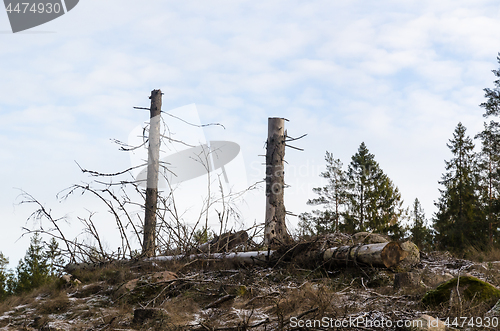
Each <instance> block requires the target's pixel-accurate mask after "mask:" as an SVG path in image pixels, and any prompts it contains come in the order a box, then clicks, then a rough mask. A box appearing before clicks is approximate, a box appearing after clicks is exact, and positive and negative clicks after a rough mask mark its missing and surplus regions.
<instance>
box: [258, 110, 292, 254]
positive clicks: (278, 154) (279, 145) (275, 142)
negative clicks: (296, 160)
mask: <svg viewBox="0 0 500 331" xmlns="http://www.w3.org/2000/svg"><path fill="white" fill-rule="evenodd" d="M285 135H286V133H285V120H284V119H283V118H277V117H270V118H269V119H268V134H267V150H266V221H265V230H264V240H265V244H266V245H267V246H268V247H272V246H278V245H282V244H286V243H288V242H290V236H289V235H288V233H287V231H286V223H285V215H286V210H285V204H284V192H283V189H284V185H285V178H284V176H285V171H284V165H283V161H284V158H285Z"/></svg>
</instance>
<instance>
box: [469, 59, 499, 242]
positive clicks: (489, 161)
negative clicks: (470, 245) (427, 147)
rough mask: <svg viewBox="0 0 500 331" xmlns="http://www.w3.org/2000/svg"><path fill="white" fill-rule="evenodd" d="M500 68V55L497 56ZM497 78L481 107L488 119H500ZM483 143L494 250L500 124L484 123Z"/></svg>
mask: <svg viewBox="0 0 500 331" xmlns="http://www.w3.org/2000/svg"><path fill="white" fill-rule="evenodd" d="M497 60H498V63H499V64H500V53H499V54H498V56H497ZM492 72H493V74H494V75H495V77H496V78H497V79H496V80H495V81H494V84H495V87H494V88H493V89H490V88H485V89H484V92H485V93H484V96H485V98H486V99H487V101H486V102H483V103H481V105H480V106H481V107H482V108H484V109H485V113H484V114H483V116H484V117H489V116H499V115H500V69H499V70H492ZM475 138H479V139H481V143H482V148H481V153H480V162H479V166H480V169H481V187H482V193H483V195H482V198H483V199H482V200H483V206H484V211H485V214H486V219H487V223H488V243H489V246H490V247H491V246H492V245H493V244H494V243H495V242H496V241H498V235H499V233H498V226H499V224H500V220H499V217H498V215H499V213H500V203H499V202H498V201H499V197H500V193H499V192H500V171H499V169H500V123H498V122H497V121H493V120H492V121H490V123H489V124H487V123H484V130H483V131H482V132H481V133H479V134H478V135H476V137H475Z"/></svg>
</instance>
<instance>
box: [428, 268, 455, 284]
mask: <svg viewBox="0 0 500 331" xmlns="http://www.w3.org/2000/svg"><path fill="white" fill-rule="evenodd" d="M452 278H453V276H452V275H451V274H449V273H434V272H432V271H430V270H426V271H424V272H423V274H422V282H423V283H424V284H425V285H426V286H428V287H436V286H438V285H440V284H442V283H444V282H447V281H449V280H450V279H452Z"/></svg>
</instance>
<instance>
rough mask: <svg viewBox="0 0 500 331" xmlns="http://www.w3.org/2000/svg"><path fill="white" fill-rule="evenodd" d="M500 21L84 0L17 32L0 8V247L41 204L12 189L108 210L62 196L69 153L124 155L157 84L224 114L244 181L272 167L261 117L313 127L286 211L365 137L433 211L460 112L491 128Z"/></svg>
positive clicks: (372, 8)
mask: <svg viewBox="0 0 500 331" xmlns="http://www.w3.org/2000/svg"><path fill="white" fill-rule="evenodd" d="M498 31H500V4H499V3H498V1H495V0H491V1H486V0H484V1H481V0H479V1H478V0H474V1H472V0H470V1H448V0H442V1H439V2H437V1H411V0H409V1H389V0H387V1H384V0H382V1H377V2H370V3H368V4H367V2H366V1H308V2H304V1H268V2H263V1H234V0H232V1H203V2H202V1H196V2H195V1H182V2H181V1H165V0H162V1H156V0H151V1H147V2H144V1H142V2H141V1H129V0H107V1H97V0H82V1H80V3H79V4H78V5H77V6H76V7H75V8H74V9H73V10H72V11H70V12H69V13H67V14H65V15H63V16H62V17H60V18H58V19H56V20H54V21H51V22H49V23H47V24H44V25H42V26H39V27H36V28H33V29H31V30H28V31H26V32H22V33H17V34H12V33H11V32H10V26H9V22H8V18H7V15H6V13H5V12H2V11H0V77H1V79H0V173H1V174H2V189H1V190H0V204H1V205H0V219H1V221H2V229H3V231H1V233H0V251H2V252H3V253H4V254H5V255H6V256H8V257H10V258H11V261H12V262H15V261H17V260H18V259H19V258H21V257H22V256H23V255H24V253H25V250H26V248H27V243H28V240H27V239H22V240H19V241H17V242H16V240H17V239H18V238H19V236H20V235H21V233H22V231H21V227H22V226H24V225H25V220H26V218H27V216H29V214H30V212H31V211H32V209H31V208H30V207H29V206H17V205H15V203H16V202H19V200H18V199H16V197H17V196H18V194H19V191H18V190H17V189H16V188H21V189H23V190H25V191H27V192H29V193H31V194H32V195H34V196H35V197H36V198H37V199H39V200H40V201H41V202H43V203H46V204H47V206H48V207H50V208H52V210H53V211H54V213H55V214H57V215H59V216H62V215H65V214H68V216H69V218H70V219H72V218H73V219H74V218H75V217H76V216H77V215H79V214H78V212H77V210H82V209H83V210H84V208H86V209H89V210H93V209H96V210H98V209H99V206H97V205H93V202H91V201H88V200H86V198H85V197H83V198H81V200H79V199H78V198H76V197H75V198H73V199H71V200H70V201H68V202H66V203H59V202H57V201H56V199H55V194H56V193H57V192H59V191H60V190H62V189H64V188H66V187H68V186H69V185H71V184H72V183H79V182H81V181H88V180H89V178H88V177H87V176H85V175H82V174H81V173H80V172H79V169H78V167H77V166H76V164H75V163H74V161H75V160H76V161H78V163H79V164H81V165H82V166H84V167H86V168H90V169H95V170H100V171H103V172H114V171H117V170H120V169H123V168H126V167H128V166H130V158H129V156H128V155H126V154H125V153H123V152H119V151H118V146H116V145H114V144H112V143H111V142H110V140H109V139H110V138H116V139H120V140H127V138H128V136H129V134H130V132H131V131H132V130H133V129H134V128H135V127H136V126H138V125H141V124H142V123H143V122H144V121H145V120H147V117H148V114H147V112H145V111H140V110H136V109H133V108H132V107H134V106H142V107H147V106H148V105H149V100H148V96H149V94H150V91H151V90H152V89H156V88H160V89H161V90H162V91H163V92H164V93H165V95H164V97H163V109H164V110H169V109H175V108H179V107H182V106H186V105H190V104H193V103H194V104H196V105H197V107H198V115H199V118H200V120H201V122H202V123H206V122H214V121H216V122H220V123H223V124H224V125H225V127H226V130H225V131H224V132H223V133H220V132H215V133H213V136H214V137H217V136H218V135H219V136H220V135H224V137H226V139H228V140H233V141H236V142H238V143H239V144H240V145H241V152H242V156H243V159H244V164H245V169H246V176H247V180H248V182H249V183H252V182H254V181H258V180H261V179H262V177H263V173H264V169H263V167H262V169H261V170H259V165H260V163H262V161H263V160H262V158H261V157H259V156H258V155H259V154H264V153H265V151H264V149H263V146H264V142H265V139H266V134H267V118H268V117H271V116H277V117H286V118H288V119H289V120H290V122H288V123H287V129H288V133H289V134H290V135H292V136H299V135H302V134H304V133H307V134H308V136H307V137H306V138H304V139H302V140H300V141H298V142H297V143H296V145H298V146H299V147H302V148H304V149H305V151H304V152H299V151H295V150H290V149H289V150H287V157H286V159H287V161H288V163H289V165H290V167H295V168H289V170H288V171H287V176H288V177H287V181H288V183H290V184H291V185H292V187H291V188H290V189H289V190H288V191H287V193H286V197H285V200H286V204H287V208H288V209H289V210H290V211H291V212H293V213H300V212H303V211H307V210H309V207H307V206H306V205H305V202H306V201H307V199H308V198H312V197H313V194H312V192H311V189H312V188H313V187H316V186H319V185H321V184H322V182H321V180H320V178H319V177H318V174H319V172H320V171H321V170H322V169H323V168H322V167H323V166H324V161H323V158H324V154H325V151H326V150H328V151H330V152H332V153H334V155H335V157H338V158H340V159H341V160H342V161H343V162H344V165H345V166H347V164H348V163H349V161H350V157H351V156H352V155H353V154H354V153H355V152H356V150H357V148H358V146H359V144H360V143H361V142H362V141H364V142H365V143H366V145H367V147H368V149H369V150H370V151H371V152H372V153H373V154H375V157H376V160H377V161H378V162H379V163H380V165H381V167H382V169H383V170H384V171H385V172H386V173H387V174H388V175H389V177H390V178H391V179H392V180H393V181H394V183H395V184H396V185H397V186H398V187H399V189H400V191H401V193H402V197H403V199H404V200H405V204H406V205H407V206H410V205H411V203H412V201H413V200H414V199H415V198H416V197H418V198H419V199H420V200H421V202H422V204H423V207H424V209H425V212H426V215H427V217H429V218H430V217H431V216H432V214H433V212H434V211H435V209H434V205H433V201H435V200H436V199H437V198H438V196H439V192H438V187H439V186H438V183H437V182H438V180H439V179H440V176H441V174H442V172H443V171H444V160H445V159H448V158H450V153H449V151H448V149H447V147H446V143H447V141H448V139H450V138H451V136H452V132H453V130H454V128H455V126H456V125H457V123H458V122H459V121H461V122H462V123H463V124H464V125H465V126H466V127H467V129H468V133H469V135H471V136H474V135H475V134H476V133H477V132H479V131H480V130H481V128H482V123H483V121H484V119H483V118H482V113H483V110H482V109H481V108H480V107H479V106H478V105H479V104H480V103H481V102H482V101H483V100H484V98H483V91H482V89H483V88H485V87H492V86H493V83H492V82H493V79H494V76H493V74H492V73H491V70H492V69H497V68H498V64H497V61H496V56H497V53H498V52H499V51H500V42H499V41H500V37H499V36H498ZM175 125H177V124H175V123H173V122H172V126H174V127H175ZM180 130H182V129H180ZM207 134H208V135H212V133H207ZM264 201H265V199H264V193H263V191H262V190H261V191H260V192H258V194H256V195H255V196H251V197H248V199H247V205H248V206H249V210H250V211H249V212H248V214H245V218H246V221H247V222H249V223H251V222H253V221H254V220H263V218H262V217H263V215H264ZM104 215H105V213H104ZM102 222H103V224H105V223H106V220H105V219H104V218H103V220H102ZM289 222H290V225H291V226H293V225H294V224H295V223H296V220H295V219H293V218H291V219H290V220H289ZM72 224H74V223H72ZM28 225H30V224H28ZM103 226H109V228H110V229H112V228H113V223H111V224H109V225H103ZM69 227H71V225H69ZM110 245H111V246H112V245H113V243H112V240H111V243H110Z"/></svg>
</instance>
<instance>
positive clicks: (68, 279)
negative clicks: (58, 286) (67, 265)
mask: <svg viewBox="0 0 500 331" xmlns="http://www.w3.org/2000/svg"><path fill="white" fill-rule="evenodd" d="M60 280H61V283H62V284H63V286H79V285H82V282H81V281H79V280H78V279H76V278H74V277H73V276H71V275H62V276H61V278H60Z"/></svg>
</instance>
